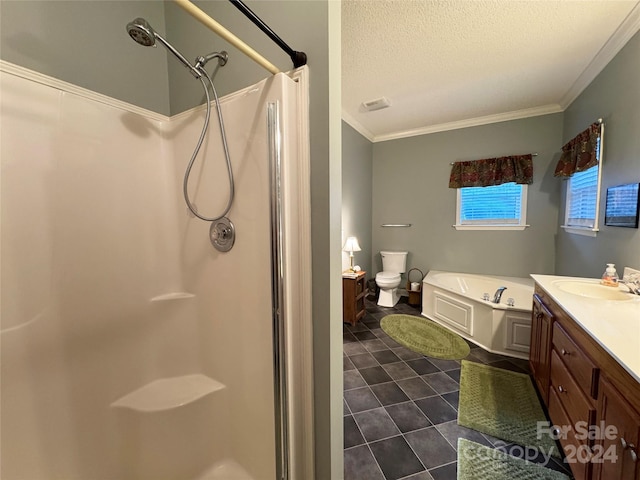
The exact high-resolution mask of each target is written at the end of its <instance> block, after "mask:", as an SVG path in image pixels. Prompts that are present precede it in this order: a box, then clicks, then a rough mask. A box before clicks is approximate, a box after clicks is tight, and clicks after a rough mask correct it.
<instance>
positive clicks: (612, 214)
mask: <svg viewBox="0 0 640 480" xmlns="http://www.w3.org/2000/svg"><path fill="white" fill-rule="evenodd" d="M639 191H640V184H639V183H629V184H627V185H618V186H616V187H609V188H607V208H606V210H605V214H604V224H605V225H609V226H610V227H629V228H638V199H639V195H638V192H639Z"/></svg>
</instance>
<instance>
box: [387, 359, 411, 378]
mask: <svg viewBox="0 0 640 480" xmlns="http://www.w3.org/2000/svg"><path fill="white" fill-rule="evenodd" d="M382 368H384V370H385V371H386V372H387V373H388V374H389V376H390V377H391V378H393V379H394V380H402V379H403V378H411V377H415V376H416V375H417V373H416V372H414V371H413V369H412V368H409V366H408V365H407V364H406V363H404V362H397V363H387V364H385V365H382Z"/></svg>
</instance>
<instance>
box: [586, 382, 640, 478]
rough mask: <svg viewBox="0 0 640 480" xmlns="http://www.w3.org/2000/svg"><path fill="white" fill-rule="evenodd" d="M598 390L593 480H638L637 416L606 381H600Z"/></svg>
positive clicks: (639, 422) (639, 430)
mask: <svg viewBox="0 0 640 480" xmlns="http://www.w3.org/2000/svg"><path fill="white" fill-rule="evenodd" d="M600 387H601V388H600V398H599V402H598V407H599V408H598V422H597V425H598V426H599V427H600V429H599V432H597V433H598V435H597V436H598V437H600V438H597V439H596V445H595V446H594V453H595V455H596V456H600V458H597V457H596V463H597V467H596V471H597V472H599V475H596V478H599V479H601V480H640V460H639V459H638V455H639V454H640V449H639V448H638V444H639V443H640V415H639V414H638V413H637V412H636V411H635V410H634V409H633V408H632V406H631V405H630V403H629V402H628V401H627V400H626V399H625V398H624V397H623V396H622V395H621V394H620V393H619V392H618V391H617V390H616V389H615V388H614V387H613V386H612V385H611V384H610V383H609V382H607V381H605V380H604V379H602V380H601V382H600ZM605 429H607V430H605Z"/></svg>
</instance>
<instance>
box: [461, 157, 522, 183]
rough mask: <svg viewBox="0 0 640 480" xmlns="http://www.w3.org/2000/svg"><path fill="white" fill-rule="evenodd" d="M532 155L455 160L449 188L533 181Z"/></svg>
mask: <svg viewBox="0 0 640 480" xmlns="http://www.w3.org/2000/svg"><path fill="white" fill-rule="evenodd" d="M532 158H533V155H531V154H527V155H512V156H509V157H499V158H485V159H483V160H472V161H466V162H455V163H454V164H453V167H451V175H450V176H449V188H462V187H489V186H491V185H502V184H503V183H510V182H515V183H519V184H531V183H533V161H532Z"/></svg>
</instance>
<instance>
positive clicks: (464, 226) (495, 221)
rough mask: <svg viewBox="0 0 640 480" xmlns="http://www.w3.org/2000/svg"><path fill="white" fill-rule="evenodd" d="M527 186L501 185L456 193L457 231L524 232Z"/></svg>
mask: <svg viewBox="0 0 640 480" xmlns="http://www.w3.org/2000/svg"><path fill="white" fill-rule="evenodd" d="M526 213H527V185H519V184H516V183H513V182H512V183H503V184H502V185H494V186H490V187H464V188H459V189H458V201H457V222H456V225H454V227H455V228H456V229H457V230H524V228H525V227H527V225H526Z"/></svg>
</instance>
